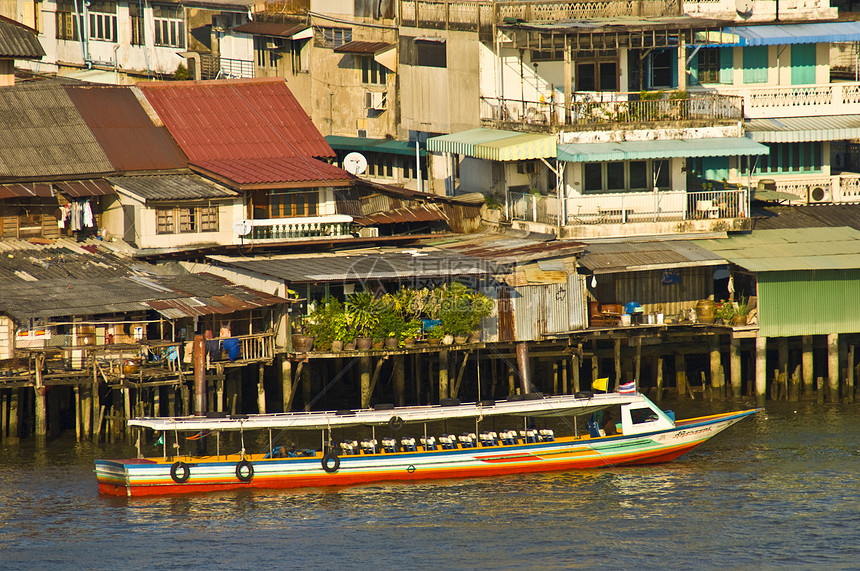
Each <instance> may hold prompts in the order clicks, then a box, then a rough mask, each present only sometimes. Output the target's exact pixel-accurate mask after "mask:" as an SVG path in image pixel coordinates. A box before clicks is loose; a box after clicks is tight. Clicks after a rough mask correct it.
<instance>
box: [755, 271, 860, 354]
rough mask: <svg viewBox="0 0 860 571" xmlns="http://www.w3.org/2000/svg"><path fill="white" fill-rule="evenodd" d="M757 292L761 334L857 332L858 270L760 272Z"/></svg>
mask: <svg viewBox="0 0 860 571" xmlns="http://www.w3.org/2000/svg"><path fill="white" fill-rule="evenodd" d="M758 292H759V328H760V331H761V335H763V336H766V337H790V336H794V335H827V334H829V333H858V332H860V269H858V270H805V271H799V270H798V271H788V272H761V273H759V274H758Z"/></svg>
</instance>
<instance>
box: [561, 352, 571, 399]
mask: <svg viewBox="0 0 860 571" xmlns="http://www.w3.org/2000/svg"><path fill="white" fill-rule="evenodd" d="M569 387H570V385H569V384H568V380H567V359H562V360H561V394H564V395H566V394H569V391H568V388H569Z"/></svg>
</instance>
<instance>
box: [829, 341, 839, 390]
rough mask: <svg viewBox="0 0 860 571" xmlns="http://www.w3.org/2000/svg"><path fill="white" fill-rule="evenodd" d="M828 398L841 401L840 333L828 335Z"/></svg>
mask: <svg viewBox="0 0 860 571" xmlns="http://www.w3.org/2000/svg"><path fill="white" fill-rule="evenodd" d="M827 400H828V401H829V402H839V334H838V333H831V334H830V335H828V336H827Z"/></svg>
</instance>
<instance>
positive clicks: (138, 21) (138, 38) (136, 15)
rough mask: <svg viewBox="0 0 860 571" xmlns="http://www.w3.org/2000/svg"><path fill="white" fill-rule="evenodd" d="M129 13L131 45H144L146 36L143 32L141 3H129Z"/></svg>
mask: <svg viewBox="0 0 860 571" xmlns="http://www.w3.org/2000/svg"><path fill="white" fill-rule="evenodd" d="M128 15H129V18H130V19H131V45H133V46H142V45H144V43H145V41H144V39H145V36H144V33H143V30H144V28H143V14H141V13H140V5H139V4H134V3H130V4H129V5H128Z"/></svg>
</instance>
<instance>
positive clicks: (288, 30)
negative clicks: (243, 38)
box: [232, 22, 308, 38]
mask: <svg viewBox="0 0 860 571" xmlns="http://www.w3.org/2000/svg"><path fill="white" fill-rule="evenodd" d="M306 29H308V25H307V24H291V23H289V22H247V23H245V24H242V25H239V26H236V27H235V28H233V29H232V31H234V32H240V33H242V34H256V35H258V36H275V37H278V38H291V37H292V36H293V34H297V33H299V32H301V31H302V30H306Z"/></svg>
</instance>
